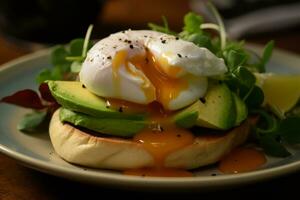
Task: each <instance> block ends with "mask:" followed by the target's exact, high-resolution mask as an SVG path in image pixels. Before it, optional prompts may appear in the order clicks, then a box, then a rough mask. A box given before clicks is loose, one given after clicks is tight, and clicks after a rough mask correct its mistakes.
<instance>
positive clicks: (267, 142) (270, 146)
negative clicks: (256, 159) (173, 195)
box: [258, 135, 291, 157]
mask: <svg viewBox="0 0 300 200" xmlns="http://www.w3.org/2000/svg"><path fill="white" fill-rule="evenodd" d="M258 139H259V143H260V145H261V147H262V148H263V149H264V152H265V153H266V154H268V155H270V156H275V157H287V156H289V155H291V153H290V152H288V150H287V149H286V148H285V147H284V146H283V145H282V144H281V143H280V142H278V141H277V140H276V138H275V137H273V136H270V135H263V136H259V138H258Z"/></svg>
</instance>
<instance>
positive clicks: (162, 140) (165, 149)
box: [133, 126, 194, 167]
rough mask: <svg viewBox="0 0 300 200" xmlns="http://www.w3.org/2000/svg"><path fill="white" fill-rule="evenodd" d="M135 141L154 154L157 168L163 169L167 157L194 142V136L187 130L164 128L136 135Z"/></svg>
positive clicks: (147, 130) (146, 130) (148, 130)
mask: <svg viewBox="0 0 300 200" xmlns="http://www.w3.org/2000/svg"><path fill="white" fill-rule="evenodd" d="M133 140H134V141H136V142H138V143H141V145H142V146H143V147H144V148H145V149H146V150H147V151H148V152H149V153H151V154H152V156H153V157H154V160H155V164H156V166H159V167H163V165H164V161H165V158H166V156H167V155H169V154H170V153H172V152H174V151H176V150H178V149H181V148H183V147H185V146H187V145H189V144H192V142H193V141H194V136H193V134H192V133H191V132H189V131H188V130H186V129H181V128H178V127H166V128H164V126H162V130H151V129H145V130H144V131H142V132H140V133H138V134H136V135H135V136H134V138H133Z"/></svg>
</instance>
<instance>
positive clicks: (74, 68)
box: [71, 61, 82, 73]
mask: <svg viewBox="0 0 300 200" xmlns="http://www.w3.org/2000/svg"><path fill="white" fill-rule="evenodd" d="M81 67H82V63H81V62H77V61H75V62H72V64H71V72H73V73H79V72H80V70H81Z"/></svg>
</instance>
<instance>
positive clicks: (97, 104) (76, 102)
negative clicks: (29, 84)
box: [48, 81, 145, 120]
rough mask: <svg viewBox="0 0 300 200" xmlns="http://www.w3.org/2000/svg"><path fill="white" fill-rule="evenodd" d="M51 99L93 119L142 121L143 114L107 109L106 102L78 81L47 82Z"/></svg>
mask: <svg viewBox="0 0 300 200" xmlns="http://www.w3.org/2000/svg"><path fill="white" fill-rule="evenodd" d="M48 85H49V89H50V91H51V93H52V95H53V97H54V98H55V99H56V100H57V102H58V103H59V104H60V105H62V107H64V108H67V109H70V110H73V111H76V112H80V113H84V114H87V115H90V116H94V117H100V118H104V117H108V118H120V119H127V120H128V119H132V120H144V119H145V113H134V114H132V113H130V114H128V113H123V112H119V111H118V110H115V109H111V108H107V105H106V101H105V100H104V99H103V98H101V97H99V96H97V95H94V94H93V93H91V92H89V91H88V90H87V89H85V88H84V87H83V86H82V83H80V82H78V81H48Z"/></svg>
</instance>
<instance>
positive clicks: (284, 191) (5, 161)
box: [0, 0, 300, 200]
mask: <svg viewBox="0 0 300 200" xmlns="http://www.w3.org/2000/svg"><path fill="white" fill-rule="evenodd" d="M131 1H134V0H131ZM174 2H175V3H174V4H173V7H175V6H176V5H177V4H179V3H180V1H174ZM150 5H151V4H149V5H148V6H150ZM118 6H119V7H118ZM120 6H121V4H120V1H112V3H110V4H108V5H107V7H106V8H105V9H104V12H103V13H104V14H103V15H102V19H104V20H105V22H106V23H105V25H106V26H109V24H115V26H114V27H118V23H122V26H123V27H126V26H127V28H129V25H130V24H131V25H132V24H139V25H138V27H140V24H141V23H142V22H146V21H149V20H147V18H146V17H144V18H143V19H141V18H139V20H138V21H136V22H135V21H134V20H133V18H130V17H128V18H127V19H124V17H119V18H118V17H116V16H115V14H111V15H110V13H115V12H112V11H114V9H120ZM165 6H167V5H165ZM180 8H181V9H180V10H179V11H178V14H177V15H174V16H173V15H172V13H169V16H171V15H172V16H171V18H172V20H173V21H174V22H175V21H176V20H178V19H179V18H181V16H182V15H183V14H184V13H185V12H186V11H187V10H188V7H187V6H186V5H185V4H184V5H183V6H181V7H180ZM121 10H122V9H120V11H121ZM162 10H163V9H162ZM123 12H124V13H120V15H121V16H127V15H128V13H126V12H125V11H123ZM141 16H142V15H141ZM157 19H158V18H157V16H155V17H153V18H151V20H155V21H157ZM131 20H133V21H131ZM143 20H144V21H143ZM124 21H125V22H126V21H127V22H128V23H127V24H124ZM174 22H172V23H174ZM112 29H113V28H112ZM271 38H272V39H274V40H275V42H276V46H277V47H279V48H283V49H286V50H289V51H292V52H294V53H298V54H300V45H299V44H300V30H299V29H294V30H287V31H283V32H277V33H270V34H264V35H260V36H252V37H250V38H248V41H250V42H254V43H266V42H267V41H268V40H270V39H271ZM27 53H29V50H28V49H26V48H22V47H21V48H20V46H17V45H15V44H13V43H11V42H9V41H8V40H7V39H6V38H4V37H0V64H2V63H5V62H7V61H9V60H12V59H14V58H17V57H19V56H21V55H24V54H27ZM299 179H300V172H299V173H294V174H291V175H288V176H285V177H282V178H277V179H274V180H271V181H268V182H263V183H257V184H253V185H248V186H244V187H242V188H233V189H227V190H225V191H222V192H220V191H218V192H210V193H203V194H191V193H189V194H188V193H181V194H174V192H173V193H163V194H159V195H157V194H156V193H155V191H153V192H151V193H145V192H128V191H118V190H113V189H109V188H101V187H97V186H91V185H87V184H83V183H78V182H73V181H69V180H66V179H62V178H58V177H54V176H50V175H47V174H43V173H40V172H37V171H34V170H31V169H28V168H26V167H23V166H21V165H19V164H18V163H17V162H16V161H15V160H13V159H11V158H9V157H7V156H5V155H2V154H0V199H1V200H16V199H24V200H25V199H26V200H27V199H28V200H35V199H36V200H39V199H43V200H44V199H70V198H72V197H77V198H78V197H81V198H83V199H89V198H92V197H94V198H95V197H96V198H104V195H105V196H107V195H108V196H109V198H114V197H119V196H120V195H121V196H122V195H127V196H131V197H133V198H143V199H154V198H159V199H165V198H168V197H169V198H170V197H172V198H173V199H181V198H187V197H190V198H193V199H206V198H212V197H222V198H223V199H224V197H225V198H226V197H230V198H232V197H233V195H234V196H236V197H241V198H243V197H248V196H251V195H255V196H257V195H258V194H260V195H261V194H266V195H269V194H272V196H273V195H276V196H278V195H294V194H298V185H299V183H298V182H299ZM202 192H203V191H202ZM260 195H259V197H260Z"/></svg>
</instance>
